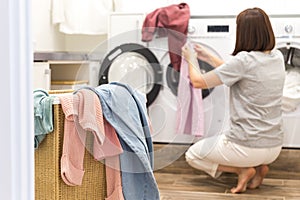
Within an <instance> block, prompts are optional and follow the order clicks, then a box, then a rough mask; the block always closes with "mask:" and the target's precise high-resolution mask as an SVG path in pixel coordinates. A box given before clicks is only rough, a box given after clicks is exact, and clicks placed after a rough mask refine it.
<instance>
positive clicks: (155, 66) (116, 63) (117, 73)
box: [99, 43, 162, 107]
mask: <svg viewBox="0 0 300 200" xmlns="http://www.w3.org/2000/svg"><path fill="white" fill-rule="evenodd" d="M109 82H121V83H126V84H128V85H130V86H132V87H133V88H134V89H137V90H139V91H141V92H142V93H145V94H146V97H147V107H148V106H150V105H151V104H152V102H153V101H154V100H155V99H156V97H157V95H158V93H159V91H160V87H161V82H162V69H161V66H160V63H159V61H158V60H157V58H156V57H155V55H154V54H153V53H152V52H151V50H149V49H148V48H146V47H144V46H143V45H140V44H135V43H128V44H122V45H120V46H118V47H116V48H114V49H113V50H112V51H110V52H109V53H108V54H107V55H106V57H105V58H104V60H103V62H102V64H101V67H100V71H99V85H101V84H106V83H109Z"/></svg>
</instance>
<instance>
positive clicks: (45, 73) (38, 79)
mask: <svg viewBox="0 0 300 200" xmlns="http://www.w3.org/2000/svg"><path fill="white" fill-rule="evenodd" d="M50 84H51V70H50V65H49V63H45V62H35V63H34V64H33V89H39V88H42V89H45V90H49V89H50Z"/></svg>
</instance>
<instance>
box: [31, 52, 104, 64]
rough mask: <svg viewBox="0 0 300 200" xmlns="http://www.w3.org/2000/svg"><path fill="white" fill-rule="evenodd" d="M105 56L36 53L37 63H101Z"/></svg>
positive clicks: (35, 59) (84, 53) (79, 53)
mask: <svg viewBox="0 0 300 200" xmlns="http://www.w3.org/2000/svg"><path fill="white" fill-rule="evenodd" d="M102 57H103V54H100V53H87V52H64V51H60V52H58V51H53V52H34V61H35V62H47V61H68V60H70V61H101V60H102Z"/></svg>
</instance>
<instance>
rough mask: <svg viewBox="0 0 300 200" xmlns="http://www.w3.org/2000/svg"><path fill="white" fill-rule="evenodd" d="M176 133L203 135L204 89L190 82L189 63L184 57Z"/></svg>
mask: <svg viewBox="0 0 300 200" xmlns="http://www.w3.org/2000/svg"><path fill="white" fill-rule="evenodd" d="M176 114H177V116H176V122H177V123H176V133H177V134H188V135H194V136H203V133H204V113H203V100H202V89H199V88H194V87H193V86H192V85H191V83H190V78H189V68H188V63H187V61H186V60H185V59H183V58H182V61H181V71H180V78H179V84H178V92H177V113H176Z"/></svg>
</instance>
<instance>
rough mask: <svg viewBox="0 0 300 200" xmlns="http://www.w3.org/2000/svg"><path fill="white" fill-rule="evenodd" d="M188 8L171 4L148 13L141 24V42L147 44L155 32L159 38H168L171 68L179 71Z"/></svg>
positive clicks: (188, 13) (187, 21) (188, 17)
mask: <svg viewBox="0 0 300 200" xmlns="http://www.w3.org/2000/svg"><path fill="white" fill-rule="evenodd" d="M189 19H190V8H189V6H188V4H186V3H181V4H173V5H170V6H167V7H162V8H158V9H156V10H154V11H153V12H151V13H149V14H148V15H147V16H146V18H145V20H144V23H143V28H142V41H143V42H149V41H151V40H152V39H153V35H154V34H155V33H156V32H157V35H158V36H159V37H165V36H167V37H168V48H169V56H170V60H171V64H172V65H173V68H174V69H175V70H177V71H180V65H181V48H182V46H183V45H184V44H185V42H186V35H187V31H188V23H189Z"/></svg>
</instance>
